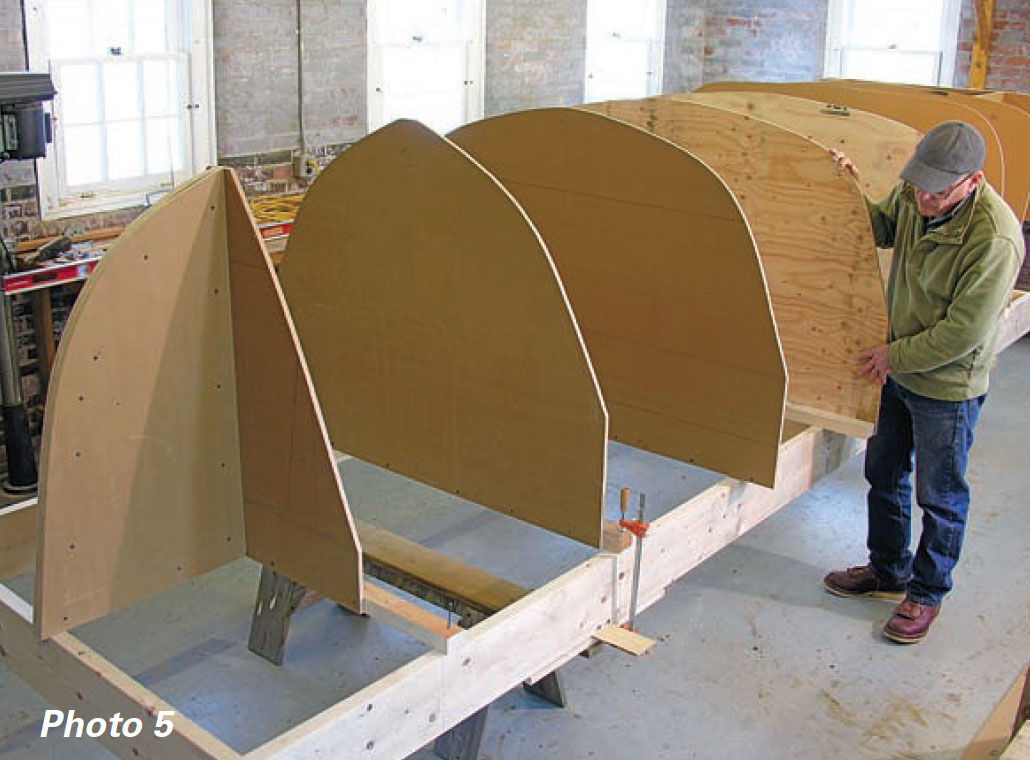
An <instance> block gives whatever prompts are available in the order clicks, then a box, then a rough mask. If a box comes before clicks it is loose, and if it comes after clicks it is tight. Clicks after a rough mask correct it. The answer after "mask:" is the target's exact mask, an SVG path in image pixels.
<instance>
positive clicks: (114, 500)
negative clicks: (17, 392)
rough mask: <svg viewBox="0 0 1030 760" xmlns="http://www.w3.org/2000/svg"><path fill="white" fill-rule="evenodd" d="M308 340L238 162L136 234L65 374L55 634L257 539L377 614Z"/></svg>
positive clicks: (51, 523)
mask: <svg viewBox="0 0 1030 760" xmlns="http://www.w3.org/2000/svg"><path fill="white" fill-rule="evenodd" d="M291 336H292V326H291V324H290V321H289V315H288V314H287V312H286V311H285V306H284V304H283V300H282V297H281V295H280V294H278V291H277V290H276V285H275V279H274V276H273V273H272V270H271V264H270V262H269V261H268V259H267V256H266V255H265V253H264V251H263V249H262V247H261V243H260V239H259V237H258V235H257V231H256V229H255V228H254V226H253V222H252V220H251V218H250V216H249V211H248V210H247V207H246V204H245V201H244V199H243V195H242V192H241V190H240V188H239V185H238V183H237V182H236V179H235V176H234V175H233V174H232V172H231V171H230V170H227V169H215V170H211V171H209V172H207V173H206V174H204V175H202V176H201V177H199V178H198V179H196V180H194V181H193V182H191V183H189V184H187V185H184V186H183V187H182V188H180V189H178V190H177V191H175V192H174V193H173V194H171V195H170V196H168V197H167V198H166V199H164V200H163V201H162V202H161V203H159V204H158V205H156V206H155V207H154V208H153V209H151V210H150V211H148V212H146V213H145V214H144V215H142V216H141V217H140V218H139V219H138V220H136V221H135V222H134V223H133V224H132V225H131V226H130V227H129V228H128V229H127V230H126V231H125V233H123V235H122V236H121V237H120V238H119V240H118V242H117V243H116V244H115V246H113V247H112V249H111V250H110V251H109V252H108V253H107V255H106V256H105V257H104V261H103V262H102V263H101V265H100V266H99V267H98V268H97V271H96V272H95V273H94V274H93V275H92V277H90V279H89V281H88V282H87V284H86V286H85V288H84V289H83V292H82V294H81V295H80V296H79V299H78V301H77V302H76V306H75V309H74V310H73V312H72V316H71V318H70V319H69V322H68V327H67V328H66V330H65V333H64V338H63V340H62V341H61V346H60V349H59V351H58V355H57V361H56V363H55V368H54V374H53V380H52V382H51V386H50V399H49V402H48V404H49V405H48V409H47V416H46V420H45V424H44V432H43V453H42V457H41V460H42V468H41V478H40V500H39V502H40V506H39V526H38V545H39V550H38V552H37V581H36V604H35V624H36V628H37V632H38V633H39V634H40V635H41V636H43V637H49V636H52V635H54V634H55V633H59V632H61V631H64V630H66V629H68V628H72V627H74V626H77V625H80V624H82V623H85V622H88V621H90V620H93V619H96V618H99V617H102V616H103V615H106V614H107V613H109V612H111V611H114V610H116V609H118V608H120V607H122V606H124V605H127V604H129V603H131V602H134V601H137V600H139V599H142V598H144V597H146V596H149V595H151V594H154V593H157V592H159V591H162V590H163V589H165V588H169V587H171V586H173V585H175V584H176V583H178V582H180V581H183V580H186V579H189V578H192V577H195V576H197V575H200V574H202V573H204V572H207V571H209V570H212V569H214V568H216V567H219V566H221V565H223V564H226V563H228V562H231V561H233V560H235V559H238V558H239V557H241V556H243V554H244V552H245V551H246V552H247V553H248V554H250V555H251V556H253V557H254V558H255V559H258V560H260V561H263V562H268V563H270V564H272V563H274V565H275V567H276V569H278V570H280V571H281V572H284V573H288V574H290V576H291V577H294V578H296V579H298V580H301V581H302V582H304V583H306V584H309V585H311V587H312V588H316V589H318V590H320V591H322V592H323V593H325V594H326V595H328V596H331V597H332V598H333V599H335V600H336V601H339V602H340V603H342V604H345V605H347V606H349V607H351V608H352V609H360V605H361V599H360V584H361V574H360V565H361V560H360V550H359V549H358V547H357V543H356V538H355V537H354V532H353V529H352V528H351V521H350V517H349V514H348V513H347V508H346V503H345V501H344V498H343V493H342V489H341V488H340V484H339V480H338V476H337V474H336V469H335V463H334V459H333V456H332V451H331V449H330V447H329V445H328V439H327V437H326V435H325V431H324V429H323V428H320V427H319V424H318V423H319V419H318V410H317V405H316V402H315V400H314V396H313V391H312V389H311V387H310V382H305V379H306V375H305V372H304V369H303V359H302V357H301V355H300V353H299V349H298V348H297V346H296V340H295V338H294V339H293V340H292V341H291V340H290V338H291ZM241 452H242V453H241ZM241 460H242V465H241ZM270 482H275V483H276V485H277V488H278V490H276V489H275V488H272V487H270V486H268V483H270ZM281 491H282V492H285V493H286V494H287V496H280V492H281ZM245 525H246V528H245V527H244V526H245ZM298 526H304V527H306V528H310V530H309V531H308V532H307V533H303V534H300V528H299V527H298ZM298 536H299V538H300V539H302V540H298ZM313 549H314V550H315V551H313Z"/></svg>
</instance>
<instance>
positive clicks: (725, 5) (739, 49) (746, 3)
mask: <svg viewBox="0 0 1030 760" xmlns="http://www.w3.org/2000/svg"><path fill="white" fill-rule="evenodd" d="M826 10H827V3H826V0H800V1H796V0H709V2H708V6H707V10H706V13H705V25H704V49H703V53H704V63H703V78H704V81H706V82H712V81H717V80H721V79H752V80H763V81H791V80H804V79H817V78H819V77H821V76H822V73H823V46H824V45H825V40H826Z"/></svg>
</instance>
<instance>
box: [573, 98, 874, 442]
mask: <svg viewBox="0 0 1030 760" xmlns="http://www.w3.org/2000/svg"><path fill="white" fill-rule="evenodd" d="M583 107H584V108H588V109H590V110H595V111H598V112H601V113H604V114H607V115H609V116H612V117H615V118H618V119H621V120H623V121H627V122H629V123H631V124H635V125H637V126H639V127H643V128H645V129H647V130H648V131H651V132H653V133H654V134H656V135H659V136H661V137H665V138H667V139H669V140H671V141H672V142H674V143H676V144H677V145H679V146H681V147H683V148H685V149H686V150H688V151H689V152H691V153H692V154H694V155H695V156H697V157H698V158H700V159H701V160H702V161H704V162H705V163H706V164H707V165H708V166H709V167H711V169H712V170H713V171H715V172H716V173H717V174H718V175H719V176H720V177H721V178H722V180H723V181H724V182H725V183H726V184H727V186H728V187H729V188H730V190H732V191H733V193H734V195H735V196H736V198H737V201H738V202H739V203H740V206H741V208H742V209H743V210H744V215H745V217H746V218H747V220H748V222H749V224H750V225H751V232H752V234H753V235H754V239H755V242H756V244H757V246H758V253H759V255H760V256H761V259H762V265H763V268H764V270H765V277H766V282H767V284H768V287H769V292H770V295H771V298H772V305H773V315H774V317H775V319H776V326H777V328H778V330H779V334H780V342H781V344H782V346H783V353H784V357H785V359H786V363H787V399H788V401H789V402H790V404H791V405H793V406H795V407H800V408H801V410H799V411H803V412H804V414H805V417H806V418H812V417H813V416H815V415H814V414H811V413H810V412H812V411H813V410H814V412H818V413H820V414H821V415H822V416H823V417H824V418H825V419H826V425H827V426H829V427H831V429H839V430H840V431H841V432H849V433H852V434H853V433H854V431H855V429H856V426H855V424H854V422H855V421H856V420H857V421H859V422H861V423H864V425H865V426H866V427H868V425H869V424H872V423H873V422H875V420H876V413H877V409H878V403H879V388H878V387H876V386H875V385H873V384H871V383H869V382H867V381H865V380H864V379H863V378H860V377H858V376H857V374H856V368H857V361H856V358H855V357H856V354H857V352H859V351H860V350H862V349H866V348H871V347H872V346H876V345H879V344H880V343H883V341H884V339H885V338H886V335H887V317H886V307H885V304H884V295H883V286H882V283H881V280H880V273H879V267H878V263H877V257H876V248H875V242H874V241H873V237H872V231H871V229H870V226H869V214H868V211H867V210H866V206H865V202H864V201H863V199H862V194H861V191H860V189H859V187H858V185H857V184H856V183H855V182H854V181H853V180H852V179H851V178H850V177H844V176H841V174H840V172H839V171H838V170H837V167H836V164H835V163H834V162H833V159H832V158H831V157H830V155H829V153H828V152H827V150H826V149H825V148H824V147H823V146H821V145H818V144H817V143H814V142H812V141H811V140H809V139H807V138H805V137H803V136H801V135H799V134H797V133H795V132H791V131H790V130H786V129H783V128H782V127H778V126H776V125H774V124H771V123H769V122H766V121H763V120H761V119H755V118H753V117H749V116H744V115H741V114H739V113H734V112H731V111H727V110H725V109H721V108H715V107H712V106H704V105H700V104H697V103H690V102H681V101H675V100H668V99H662V98H648V99H644V100H635V101H611V102H607V103H597V104H591V105H588V106H583ZM791 413H792V412H791V411H790V410H788V416H790V414H791ZM859 427H861V426H859Z"/></svg>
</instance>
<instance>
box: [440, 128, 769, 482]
mask: <svg viewBox="0 0 1030 760" xmlns="http://www.w3.org/2000/svg"><path fill="white" fill-rule="evenodd" d="M449 137H450V139H451V140H453V141H454V142H455V143H457V144H458V145H459V146H461V147H462V148H464V149H465V150H466V151H467V152H468V153H469V154H470V155H471V156H472V157H473V158H475V159H476V160H477V161H478V162H479V163H481V164H482V165H483V166H484V167H485V168H486V169H487V170H489V171H490V172H491V173H492V174H493V175H494V176H495V177H497V179H498V180H499V181H500V182H501V183H502V184H503V185H504V186H505V188H507V189H508V190H509V191H510V192H511V193H512V195H514V197H515V199H516V200H517V201H518V202H519V204H520V205H521V206H522V208H523V209H525V211H526V213H527V214H528V215H529V217H530V219H532V220H533V223H534V225H535V226H536V227H537V229H538V230H539V232H540V234H541V236H542V237H543V239H544V242H545V243H546V244H547V248H548V250H549V251H550V252H551V255H552V257H553V258H554V262H555V265H556V266H557V267H558V273H559V275H560V276H561V280H562V283H563V284H564V285H565V288H566V290H567V292H568V294H569V300H570V302H571V303H572V309H573V312H574V313H575V315H576V320H577V322H578V324H579V326H580V329H581V330H582V331H583V337H584V340H585V341H586V344H587V349H588V350H589V352H590V357H591V360H592V361H593V364H594V367H595V368H596V370H597V375H598V379H599V381H600V383H601V391H602V393H603V394H604V398H605V402H606V404H607V407H608V413H609V415H610V417H611V431H610V434H611V437H612V439H614V440H618V441H622V442H624V443H628V444H630V445H633V446H637V447H640V448H644V449H647V450H650V451H653V452H656V453H658V454H662V455H665V456H668V457H672V458H674V459H678V460H681V461H685V462H692V463H695V464H699V465H701V466H703V467H707V468H709V469H713V470H717V471H719V472H722V473H725V474H727V475H731V476H733V477H735V478H739V479H742V480H751V481H755V482H758V483H762V484H764V485H769V486H772V485H773V483H774V480H775V475H776V457H777V453H778V451H779V443H780V429H781V424H782V416H783V406H784V396H785V391H786V372H785V369H784V365H783V357H782V354H781V351H780V346H779V340H778V337H777V334H776V327H775V324H774V322H773V318H772V313H771V309H770V305H769V296H768V292H767V290H766V286H765V280H764V277H763V274H762V268H761V263H760V261H759V259H758V254H757V252H756V251H755V246H754V241H753V240H752V238H751V233H750V230H749V229H748V225H747V223H746V221H745V220H744V217H743V215H742V212H741V210H740V208H739V207H738V205H737V203H736V201H735V200H734V198H733V195H732V194H731V193H730V192H729V190H728V189H727V188H726V186H725V185H724V184H723V182H722V180H720V179H719V178H718V177H717V176H716V175H715V174H714V173H713V172H712V171H711V170H710V169H709V168H708V167H707V166H705V165H704V164H703V163H701V162H700V161H699V160H698V159H696V158H694V157H693V156H691V155H690V154H689V153H687V152H686V151H684V150H682V149H681V148H679V147H677V146H675V145H673V144H672V143H670V142H668V141H666V140H663V139H660V138H657V137H655V136H653V135H651V134H649V133H647V132H645V131H643V130H640V129H637V128H636V127H632V126H630V125H628V124H625V123H622V122H619V121H615V120H613V119H609V118H607V117H604V116H601V115H598V114H594V113H588V112H586V111H579V110H575V109H561V108H547V109H538V110H530V111H521V112H517V113H511V114H507V115H504V116H497V117H494V118H491V119H485V120H483V121H479V122H474V123H472V124H469V125H466V126H464V127H462V128H460V129H458V130H456V131H455V132H453V133H452V134H451V135H450V136H449Z"/></svg>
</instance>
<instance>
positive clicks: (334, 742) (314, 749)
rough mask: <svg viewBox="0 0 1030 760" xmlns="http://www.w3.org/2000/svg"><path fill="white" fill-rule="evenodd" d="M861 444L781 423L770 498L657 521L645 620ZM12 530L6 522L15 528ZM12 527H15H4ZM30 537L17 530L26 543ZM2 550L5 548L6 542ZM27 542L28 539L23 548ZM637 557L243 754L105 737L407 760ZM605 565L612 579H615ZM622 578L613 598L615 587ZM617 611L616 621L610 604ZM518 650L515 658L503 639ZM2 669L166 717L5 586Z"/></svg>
mask: <svg viewBox="0 0 1030 760" xmlns="http://www.w3.org/2000/svg"><path fill="white" fill-rule="evenodd" d="M1003 319H1004V322H1003V331H1002V338H1001V343H1000V344H999V350H1000V349H1003V348H1004V347H1007V346H1008V345H1010V344H1011V343H1012V342H1014V341H1015V340H1017V339H1018V338H1019V337H1021V336H1022V335H1024V334H1026V332H1027V331H1028V330H1030V294H1025V293H1020V294H1017V295H1016V296H1015V297H1014V298H1013V301H1012V303H1011V305H1010V307H1009V309H1008V311H1007V312H1006V314H1005V316H1004V318H1003ZM861 448H862V444H861V443H860V442H859V441H856V440H854V439H850V438H847V437H845V436H843V435H840V434H838V433H831V432H827V431H825V430H820V429H817V428H807V429H802V428H800V427H799V426H797V425H790V431H789V433H787V440H786V441H785V442H784V443H783V444H782V447H781V451H780V456H779V460H778V462H779V463H778V469H779V473H778V477H777V479H776V482H777V486H776V488H775V490H770V489H766V488H762V487H760V486H756V485H752V484H746V483H742V482H739V481H735V480H733V479H726V480H724V481H722V482H720V483H717V484H716V485H714V486H712V487H711V488H709V489H707V490H706V491H704V492H703V493H701V494H699V495H697V496H695V497H693V498H691V499H689V500H688V501H686V502H684V503H683V504H681V505H679V506H677V507H675V508H673V509H672V510H671V511H670V512H668V513H666V514H665V515H663V516H662V517H660V518H658V519H657V520H655V521H654V522H653V523H652V526H651V529H650V532H649V534H648V539H647V540H648V541H649V543H648V551H647V552H645V553H644V555H643V556H644V565H643V567H642V572H641V585H640V609H641V610H642V609H646V608H647V607H649V606H651V605H652V604H654V603H655V602H657V601H658V600H660V599H661V597H662V595H663V594H664V590H665V588H666V587H667V586H668V585H669V584H671V583H672V582H674V581H675V580H676V579H678V578H680V577H681V576H682V575H684V574H685V573H686V572H688V571H689V570H690V569H691V568H693V567H696V566H697V565H698V564H700V563H701V562H703V561H704V560H705V559H707V558H708V557H710V556H711V555H712V554H714V553H715V552H717V551H718V550H719V549H721V548H722V547H724V546H727V545H728V544H730V543H732V542H733V541H734V540H735V539H736V538H738V537H739V536H741V535H743V534H744V533H746V532H747V531H748V530H750V529H751V528H753V527H755V526H757V525H758V524H760V523H761V522H762V521H764V520H765V519H767V518H768V517H770V516H772V515H773V514H775V513H776V512H777V511H778V510H779V509H780V508H782V507H783V506H785V505H786V504H788V503H789V502H790V501H791V500H793V499H794V498H796V497H797V496H799V495H800V494H802V493H803V492H804V491H806V490H807V489H808V488H809V487H811V486H812V485H813V484H814V483H815V482H817V481H818V480H819V479H820V478H821V477H823V476H824V475H826V474H828V473H829V472H832V471H833V470H834V469H836V468H837V467H838V466H840V465H841V464H843V463H844V462H845V461H847V459H848V458H849V457H850V456H851V455H853V454H855V453H857V452H858V451H859V450H860V449H861ZM32 511H33V509H32V506H31V505H26V506H24V507H20V508H18V509H15V510H13V511H11V510H6V511H3V512H0V536H3V537H4V538H5V540H4V541H3V542H0V546H2V547H3V549H4V553H3V555H2V556H0V568H2V569H3V572H4V575H3V576H2V577H9V575H10V574H12V573H17V572H21V571H23V570H24V569H25V567H24V563H23V562H22V563H19V562H16V561H15V558H16V557H19V556H21V557H22V558H24V556H25V554H26V552H27V553H28V554H31V547H29V548H28V549H27V550H26V548H25V547H23V546H20V543H21V542H20V541H18V540H16V539H14V535H15V532H16V531H18V530H19V528H18V527H17V526H19V525H21V524H22V523H23V517H22V515H24V514H25V513H31V512H32ZM12 520H13V522H12ZM11 526H14V527H13V528H12V527H11ZM22 532H23V533H24V532H25V531H24V530H23V531H22ZM7 539H9V540H7ZM28 540H29V541H31V540H32V539H31V536H30V537H29V538H28ZM633 553H634V548H633V547H632V546H629V547H626V548H624V549H622V550H621V551H618V552H600V553H598V554H597V555H595V556H594V557H592V558H591V559H589V560H587V561H586V562H584V563H582V564H580V565H578V566H577V567H575V568H573V569H571V570H569V571H567V572H566V573H564V574H562V575H561V576H559V577H558V578H556V579H554V580H553V581H551V582H550V583H548V584H547V585H545V586H543V587H541V588H539V589H536V590H535V591H532V592H530V593H529V594H527V595H526V596H523V597H522V598H520V599H518V600H517V601H515V602H514V603H512V604H511V605H510V606H508V607H506V608H505V609H504V610H503V611H501V612H500V613H498V614H495V615H493V616H491V617H489V618H487V619H486V620H485V621H483V622H481V623H479V624H477V625H475V626H474V627H472V628H470V629H468V630H466V631H463V632H462V633H460V634H458V635H457V636H455V637H453V638H452V639H451V643H452V646H451V647H450V648H449V649H448V651H447V652H429V653H427V654H424V655H422V656H420V657H419V658H418V659H416V660H414V661H412V662H410V663H408V664H407V665H405V666H403V667H402V668H400V669H398V670H396V671H394V672H393V673H391V674H390V675H388V676H386V677H384V678H382V679H380V680H379V681H377V682H375V683H373V684H371V685H369V686H368V687H366V688H364V689H362V690H360V691H358V692H357V693H355V694H352V695H350V696H348V697H346V698H344V699H343V700H341V701H340V702H338V703H337V704H335V705H333V706H332V707H329V708H328V709H326V710H324V711H322V712H321V713H319V714H317V715H315V716H313V717H312V718H310V719H308V720H306V721H304V722H303V723H301V724H299V725H297V726H295V727H294V728H292V729H290V730H288V731H286V732H285V733H283V734H281V735H280V736H278V737H276V738H274V739H271V740H270V741H267V742H265V743H264V744H262V745H261V746H258V747H256V748H254V749H252V750H250V751H249V752H243V753H241V752H238V751H237V750H235V749H233V748H231V747H229V746H227V745H226V744H224V743H223V742H221V741H220V740H219V739H218V738H217V737H216V736H214V735H213V734H212V733H210V732H208V731H206V730H204V729H203V728H201V727H199V726H198V725H197V724H195V723H193V722H192V721H190V720H188V719H185V718H184V717H182V716H181V715H178V716H177V717H176V719H175V722H174V731H173V733H172V734H171V735H170V736H168V737H166V738H164V739H161V740H154V739H153V738H151V739H150V743H149V744H148V743H146V739H145V737H143V736H142V735H141V738H140V740H139V742H137V741H135V740H129V739H125V738H122V739H117V740H115V739H108V740H106V741H105V746H107V748H108V749H109V750H111V751H112V752H113V753H114V754H115V755H116V756H118V757H120V758H123V759H124V760H137V758H138V757H140V756H141V755H142V756H144V757H148V758H153V760H182V759H183V758H187V759H188V760H241V758H246V759H247V760H300V759H301V758H307V757H312V756H325V757H330V756H331V757H337V758H342V759H346V758H355V760H357V758H365V759H367V760H402V759H403V758H405V757H407V756H408V755H410V754H411V753H412V752H414V751H416V750H417V749H418V748H419V747H422V746H423V745H425V744H426V743H427V742H428V741H431V740H432V739H433V738H434V737H435V736H438V735H440V734H442V733H443V732H445V731H447V730H448V729H450V728H452V727H454V726H456V725H457V724H458V723H460V722H461V721H462V720H463V719H464V718H465V717H467V716H469V715H471V714H472V713H474V712H476V711H477V710H478V709H480V708H482V707H484V706H486V705H488V704H489V703H490V702H491V701H493V700H494V699H495V698H496V697H497V696H499V695H501V694H503V693H504V692H505V691H507V690H508V689H510V688H512V687H514V686H517V685H518V684H519V683H521V682H523V681H524V680H526V679H535V678H539V677H541V676H543V675H545V674H547V673H550V672H552V671H553V670H554V669H555V668H557V667H559V666H560V665H561V664H563V663H564V662H566V661H568V660H570V659H571V658H573V657H575V656H576V655H577V654H578V653H579V652H580V651H582V650H583V648H584V647H585V646H586V645H588V644H589V643H590V642H591V641H592V633H593V632H594V631H596V630H597V629H599V628H601V627H602V626H603V625H605V624H607V623H608V621H617V622H621V621H624V620H626V619H627V618H628V614H629V610H628V600H629V597H630V594H629V584H630V582H631V580H630V579H631V576H632V572H631V569H632V563H633ZM613 566H614V569H615V570H616V572H615V573H614V574H613V572H612V571H613ZM618 576H622V580H621V581H620V582H619V585H618V587H617V588H615V587H613V586H612V578H613V577H618ZM613 598H615V599H617V600H618V604H617V608H616V609H613V605H612V601H611V600H612V599H613ZM513 640H518V641H519V642H520V646H519V647H512V646H511V641H513ZM0 663H3V664H4V665H5V666H6V667H8V668H9V669H10V670H11V671H12V672H14V673H15V674H17V675H18V676H19V677H20V678H21V679H22V680H23V681H25V683H26V684H28V685H29V686H31V687H32V688H34V689H35V690H36V691H38V692H39V693H40V694H42V695H43V696H44V697H46V698H47V699H48V700H50V701H51V702H53V703H54V704H55V705H57V706H59V707H62V708H68V707H76V708H77V709H79V710H80V712H81V711H83V710H84V709H85V707H84V706H89V707H90V708H92V707H96V714H113V713H114V712H120V713H121V714H122V716H123V717H125V718H128V717H140V718H141V719H142V720H144V723H145V722H146V720H147V719H148V718H149V717H150V716H152V715H154V714H155V713H156V711H157V710H161V709H174V705H168V704H167V703H165V702H164V701H163V700H162V699H160V698H159V697H158V696H156V695H155V694H154V693H153V692H151V691H149V690H147V689H146V688H144V687H143V686H141V685H140V684H139V683H137V682H136V681H134V680H133V679H132V678H131V677H130V676H129V675H127V674H126V673H124V672H123V671H122V670H120V669H119V668H118V667H117V666H116V665H115V664H114V663H112V662H110V661H108V660H106V659H104V658H103V657H102V656H100V655H99V654H98V653H96V652H95V651H94V650H92V649H91V648H90V647H88V646H86V645H85V644H84V643H82V641H80V640H79V639H78V638H76V637H75V636H74V635H73V634H71V633H60V634H57V635H55V636H54V637H52V638H51V639H50V640H48V641H45V642H39V641H38V640H37V639H36V637H35V634H34V631H33V627H32V608H31V605H29V604H28V603H27V602H25V601H23V600H22V599H20V598H19V597H18V596H17V595H16V594H14V593H13V592H12V591H10V590H9V589H8V588H7V587H6V586H4V585H0Z"/></svg>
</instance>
